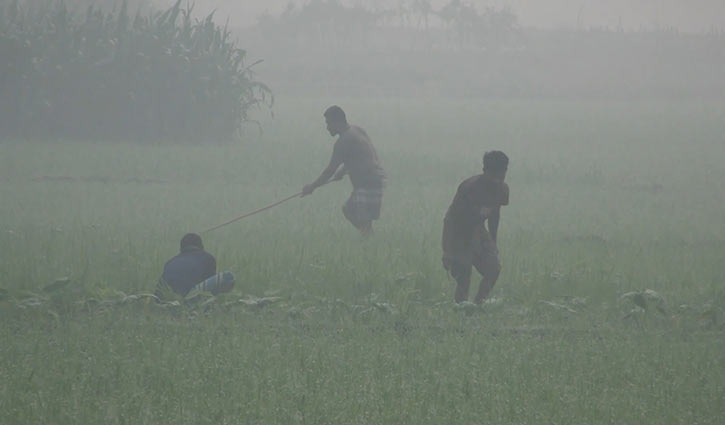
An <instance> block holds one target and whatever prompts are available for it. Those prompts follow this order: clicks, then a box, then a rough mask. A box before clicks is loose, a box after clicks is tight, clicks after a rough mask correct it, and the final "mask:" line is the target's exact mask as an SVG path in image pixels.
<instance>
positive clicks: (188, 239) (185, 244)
mask: <svg viewBox="0 0 725 425" xmlns="http://www.w3.org/2000/svg"><path fill="white" fill-rule="evenodd" d="M180 245H181V246H180V250H181V251H182V252H184V251H189V250H192V249H204V244H203V243H201V236H199V235H197V234H196V233H187V234H185V235H184V237H183V238H181V244H180Z"/></svg>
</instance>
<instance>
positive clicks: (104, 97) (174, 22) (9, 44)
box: [0, 0, 271, 143]
mask: <svg viewBox="0 0 725 425" xmlns="http://www.w3.org/2000/svg"><path fill="white" fill-rule="evenodd" d="M192 12H193V8H192V7H191V6H188V7H186V8H183V7H182V6H181V0H178V1H177V2H176V3H175V4H174V5H173V6H172V7H171V8H169V9H168V10H166V11H164V12H155V13H150V14H147V15H142V14H141V13H140V12H138V13H136V14H135V15H133V16H132V15H130V14H129V11H128V10H127V7H126V2H125V1H124V2H123V3H121V7H120V9H119V10H118V12H116V13H113V12H104V11H102V10H99V9H96V8H94V7H93V6H89V7H88V9H87V10H86V11H85V13H84V14H79V13H76V12H75V11H72V10H69V9H68V8H67V7H66V6H65V4H64V3H63V2H62V1H61V2H57V3H55V5H53V6H50V2H45V3H44V2H41V3H34V2H22V3H21V2H19V1H18V0H2V1H0V56H1V57H2V58H3V60H2V61H0V75H2V78H0V91H1V92H2V93H3V95H2V97H1V98H0V127H2V128H3V134H2V137H3V138H6V139H7V138H25V139H27V140H37V139H44V140H47V139H51V140H56V139H82V140H91V139H105V140H108V139H111V140H131V141H161V140H166V141H184V142H196V143H204V142H208V141H214V140H230V139H232V138H234V137H236V136H238V135H239V131H240V129H241V127H242V126H243V125H244V124H245V123H247V122H248V112H249V110H250V108H252V107H254V106H256V105H259V104H260V103H264V102H269V101H271V93H270V91H269V89H268V88H267V87H266V86H265V85H263V84H262V83H260V82H258V81H257V80H256V79H255V76H254V74H253V72H252V69H251V67H250V65H249V64H248V63H246V57H247V53H246V51H244V50H243V49H241V48H239V47H238V46H237V45H236V42H235V41H234V40H232V39H231V38H230V32H229V30H228V29H227V28H226V27H220V26H219V25H217V24H216V23H215V22H214V15H213V14H211V15H209V16H207V17H206V18H204V19H201V20H199V19H196V18H194V17H193V13H192Z"/></svg>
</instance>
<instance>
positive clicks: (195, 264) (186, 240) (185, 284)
mask: <svg viewBox="0 0 725 425" xmlns="http://www.w3.org/2000/svg"><path fill="white" fill-rule="evenodd" d="M180 245H181V246H180V252H179V254H178V255H177V256H175V257H174V258H172V259H170V260H169V261H167V262H166V264H165V265H164V272H163V274H162V275H161V281H160V282H159V283H160V284H163V283H165V284H166V285H168V286H169V287H170V288H171V289H172V290H173V291H174V292H176V293H177V294H179V295H181V296H182V297H183V296H186V294H188V293H189V291H191V290H192V289H193V288H194V287H195V286H196V285H198V284H199V283H201V282H203V281H205V280H207V279H209V278H210V277H212V276H214V275H216V259H215V258H214V256H213V255H211V254H209V253H208V252H206V251H204V244H203V243H202V242H201V236H199V235H197V234H196V233H187V234H186V235H184V237H183V238H181V244H180ZM158 292H159V291H157V295H158Z"/></svg>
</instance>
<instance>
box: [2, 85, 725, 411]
mask: <svg viewBox="0 0 725 425" xmlns="http://www.w3.org/2000/svg"><path fill="white" fill-rule="evenodd" d="M333 103H337V104H340V105H341V106H342V107H343V108H344V109H345V110H346V112H347V115H348V118H349V120H350V121H351V122H352V123H354V124H358V125H361V126H362V127H363V128H365V129H366V130H367V131H368V133H369V134H370V136H371V138H372V140H373V142H374V143H375V145H376V147H377V149H378V153H379V155H380V157H381V160H382V163H383V166H384V167H385V168H386V170H387V172H388V175H389V184H388V187H387V189H386V192H385V197H384V200H383V213H382V218H381V220H380V221H379V222H378V223H376V234H375V235H374V236H373V237H371V238H369V239H365V240H363V239H361V237H360V236H359V235H358V234H357V232H356V231H355V230H354V228H352V226H350V225H349V224H348V223H347V222H346V221H345V220H344V218H343V216H342V214H341V211H340V207H341V205H342V203H343V202H344V201H345V199H346V197H347V196H348V193H349V190H350V188H349V183H348V182H347V181H344V182H339V183H333V184H330V185H328V186H325V187H323V188H320V189H318V190H317V191H316V192H315V193H314V194H313V195H311V196H309V197H305V198H302V199H293V200H291V201H289V202H287V203H285V204H282V205H280V206H278V207H276V208H274V209H271V210H269V211H266V212H264V213H261V214H258V215H255V216H253V217H249V218H247V219H244V220H241V221H239V222H237V223H234V224H232V225H229V226H227V227H224V228H222V229H219V230H216V231H214V232H210V233H208V234H205V235H204V242H205V245H206V247H207V250H208V251H210V252H211V253H213V254H214V255H215V256H216V257H217V261H218V265H219V269H220V270H230V271H232V272H233V273H234V274H235V275H236V277H237V284H236V287H235V289H234V291H233V292H232V293H230V294H226V295H224V296H220V297H217V298H212V297H210V296H207V295H204V294H202V295H200V297H197V298H196V299H194V300H189V301H186V302H180V303H176V304H165V305H159V304H158V303H155V302H153V301H151V300H150V299H149V298H148V297H146V296H144V295H143V294H148V293H151V292H153V290H154V286H155V284H156V281H157V279H158V277H159V275H160V273H161V268H162V266H163V264H164V262H165V261H166V260H167V259H168V258H170V257H172V256H173V255H175V254H176V252H177V250H178V243H179V239H180V238H181V236H182V235H183V234H184V233H186V232H189V231H201V230H203V229H205V228H208V227H211V226H213V225H216V224H219V223H221V222H224V221H226V220H228V219H231V218H233V217H234V216H236V215H239V214H242V213H244V212H247V211H251V210H254V209H256V208H259V207H262V206H264V205H267V204H270V203H273V202H275V201H277V200H279V199H282V198H284V197H286V196H289V195H291V194H294V193H296V192H298V191H300V190H301V188H302V185H303V184H305V183H308V182H310V181H312V180H313V179H314V178H316V177H317V176H318V175H319V172H320V171H321V170H322V169H323V168H324V166H325V165H326V164H327V161H328V159H329V155H330V152H331V148H332V143H333V139H332V138H330V136H329V135H328V134H327V132H326V131H325V126H324V120H323V118H322V112H323V111H324V109H325V108H326V107H327V106H329V105H331V104H333ZM274 112H275V114H274V118H271V117H270V116H269V114H268V113H267V114H265V113H260V114H259V115H260V117H259V118H260V120H261V124H262V127H263V132H262V133H259V132H257V131H256V130H255V129H254V128H250V129H249V131H248V133H247V134H246V135H245V138H244V141H243V142H238V143H232V144H218V143H208V144H204V145H203V146H169V145H163V144H159V145H151V146H149V145H136V144H106V143H100V142H95V141H67V140H58V141H55V142H38V143H22V144H21V143H19V142H18V143H5V144H2V145H0V246H1V247H2V255H0V288H1V289H0V340H1V341H2V343H1V344H0V423H2V424H31V423H37V424H40V423H47V424H50V423H52V424H92V423H108V424H125V423H128V424H201V423H209V424H211V423H214V424H242V423H244V424H488V423H491V424H494V423H495V424H721V423H723V422H725V317H724V316H723V314H724V313H725V311H724V310H723V309H724V308H725V268H723V259H725V208H724V207H723V205H724V203H725V191H724V190H723V186H722V184H723V182H724V181H725V139H724V136H723V135H725V104H722V103H716V102H697V101H686V102H685V101H682V102H667V103H665V102H645V101H641V102H624V101H622V102H617V101H607V102H604V101H599V102H585V101H552V100H456V99H447V100H442V99H425V98H420V99H402V98H382V99H365V98H349V99H339V98H338V99H323V98H309V97H307V98H280V99H278V103H277V105H276V106H275V109H274ZM492 149H500V150H503V151H504V152H506V153H507V154H508V155H509V157H510V158H511V163H510V166H509V174H508V177H507V181H508V183H509V185H510V187H511V204H510V206H507V207H505V208H504V209H503V212H502V220H501V227H500V230H499V235H500V236H499V249H500V251H501V260H502V264H503V272H502V275H501V278H500V280H499V282H498V284H497V286H496V287H495V289H494V291H493V293H492V298H491V299H489V300H488V301H487V302H486V303H485V304H484V305H483V306H482V307H481V308H476V307H474V306H472V305H462V306H456V305H454V303H453V301H452V298H453V289H454V284H453V283H452V281H451V280H450V279H449V278H448V277H447V276H446V274H445V272H444V270H443V269H442V267H441V261H440V257H441V251H440V233H441V228H442V220H443V216H444V214H445V211H446V208H447V207H448V205H449V203H450V201H451V199H452V198H453V195H454V193H455V190H456V187H457V185H458V183H460V181H462V180H463V179H465V178H467V177H469V176H471V175H473V174H476V173H479V172H480V169H481V156H482V154H483V153H484V152H485V151H487V150H492ZM474 282H475V281H474ZM472 286H474V289H475V286H476V285H475V284H474V285H472ZM472 292H473V291H472ZM139 295H140V296H139Z"/></svg>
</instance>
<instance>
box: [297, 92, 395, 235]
mask: <svg viewBox="0 0 725 425" xmlns="http://www.w3.org/2000/svg"><path fill="white" fill-rule="evenodd" d="M324 115H325V122H326V123H327V131H329V132H330V135H331V136H339V137H338V139H337V141H336V142H335V145H334V147H333V149H332V157H331V158H330V163H329V164H328V165H327V168H325V169H324V170H323V171H322V174H320V177H318V178H317V180H315V181H314V182H312V183H310V184H308V185H305V186H304V187H303V189H302V196H307V195H309V194H311V193H312V192H313V191H314V190H315V189H316V188H318V187H319V186H321V185H323V184H325V183H327V182H328V181H330V178H332V179H333V180H340V179H342V178H343V177H344V176H345V174H347V175H349V176H350V183H352V194H351V195H350V198H349V199H348V200H347V202H345V205H344V206H343V207H342V212H343V214H344V215H345V218H347V220H348V221H349V222H350V223H352V225H353V226H355V227H356V228H357V229H358V230H359V231H360V233H361V234H362V235H363V236H368V235H370V234H371V233H372V232H373V220H377V219H378V218H380V205H381V202H382V199H383V186H384V184H385V171H384V170H383V168H382V167H381V166H380V162H379V160H378V155H377V153H376V152H375V148H374V147H373V144H372V143H371V142H370V138H369V137H368V135H367V133H365V130H363V129H362V128H360V127H358V126H354V125H350V124H348V123H347V117H346V116H345V112H344V111H343V110H342V108H340V107H339V106H331V107H329V108H328V109H327V110H326V111H325V114H324Z"/></svg>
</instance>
